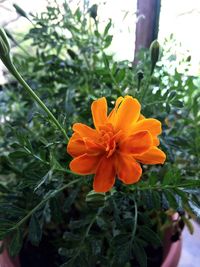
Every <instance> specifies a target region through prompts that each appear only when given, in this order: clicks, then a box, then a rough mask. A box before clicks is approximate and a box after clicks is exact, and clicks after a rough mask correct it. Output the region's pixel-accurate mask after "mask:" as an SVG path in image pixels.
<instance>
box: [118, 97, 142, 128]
mask: <svg viewBox="0 0 200 267" xmlns="http://www.w3.org/2000/svg"><path fill="white" fill-rule="evenodd" d="M140 109H141V106H140V103H139V102H138V101H137V100H136V99H135V98H132V97H131V96H127V97H125V99H124V101H122V103H121V105H120V106H119V108H118V110H117V118H116V124H115V129H116V130H125V131H126V130H128V129H129V128H130V125H131V124H132V123H134V122H136V121H137V120H138V118H139V116H140Z"/></svg>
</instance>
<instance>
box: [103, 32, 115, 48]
mask: <svg viewBox="0 0 200 267" xmlns="http://www.w3.org/2000/svg"><path fill="white" fill-rule="evenodd" d="M112 39H113V36H112V35H108V36H107V37H106V39H105V44H104V49H105V48H107V47H109V46H110V44H111V42H112Z"/></svg>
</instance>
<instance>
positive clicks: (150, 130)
mask: <svg viewBox="0 0 200 267" xmlns="http://www.w3.org/2000/svg"><path fill="white" fill-rule="evenodd" d="M140 109H141V106H140V103H139V102H138V101H137V99H135V98H133V97H131V96H125V97H124V98H123V97H119V98H118V99H117V101H116V103H115V107H114V108H113V110H112V111H111V112H110V114H109V115H107V101H106V98H105V97H102V98H100V99H97V100H95V101H94V102H93V103H92V106H91V110H92V117H93V122H94V126H95V129H92V128H90V127H88V126H87V125H85V124H82V123H75V124H74V125H73V131H74V133H73V135H72V137H71V138H70V140H69V143H68V146H67V152H68V153H69V154H70V155H71V156H72V157H73V158H74V159H73V160H72V161H71V163H70V169H71V170H72V171H73V172H75V173H77V174H81V175H88V174H95V177H94V183H93V187H94V190H95V191H96V192H107V191H108V190H110V189H111V187H112V186H113V185H114V182H115V177H116V176H117V177H118V179H120V180H121V181H122V182H123V183H125V184H133V183H136V182H138V180H139V179H140V177H141V175H142V168H141V166H140V163H143V164H163V163H164V161H165V159H166V155H165V153H164V152H162V151H161V150H160V149H158V148H157V146H158V145H159V139H158V135H159V134H161V132H162V129H161V123H160V122H159V121H158V120H156V119H146V118H144V116H142V115H141V114H140Z"/></svg>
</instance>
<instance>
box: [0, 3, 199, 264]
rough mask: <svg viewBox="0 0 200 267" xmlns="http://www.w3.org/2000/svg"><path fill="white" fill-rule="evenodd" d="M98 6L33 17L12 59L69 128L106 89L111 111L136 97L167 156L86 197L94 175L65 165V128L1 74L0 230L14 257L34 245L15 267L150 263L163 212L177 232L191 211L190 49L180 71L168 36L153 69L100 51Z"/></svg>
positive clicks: (193, 124)
mask: <svg viewBox="0 0 200 267" xmlns="http://www.w3.org/2000/svg"><path fill="white" fill-rule="evenodd" d="M96 8H97V6H92V7H91V8H90V9H89V10H86V11H85V12H81V11H80V10H79V9H77V10H76V12H75V13H73V12H72V11H71V10H70V8H69V6H68V5H67V3H66V2H65V3H64V4H63V8H61V7H59V6H55V7H53V6H49V7H47V11H45V12H43V13H42V14H39V15H37V16H34V17H31V20H32V21H33V27H32V28H31V30H30V31H29V32H28V33H27V34H25V36H24V40H25V41H27V40H28V42H29V43H30V44H31V46H32V52H31V55H29V52H28V51H29V50H27V53H24V52H22V51H21V50H20V49H19V50H18V51H17V52H16V53H15V55H14V62H15V64H16V66H17V68H18V70H19V71H20V73H21V74H22V76H23V77H24V78H25V80H26V81H27V82H28V83H29V84H30V86H31V87H32V88H33V89H34V91H35V92H36V93H37V94H38V95H39V96H40V98H41V99H42V100H43V101H44V102H45V104H46V105H47V106H48V107H49V108H50V109H51V110H52V112H53V113H54V114H55V116H56V117H57V118H58V119H59V121H60V123H61V124H62V126H63V127H64V128H65V129H66V131H67V133H68V135H71V133H72V132H71V125H72V124H73V123H74V122H78V121H80V122H82V123H86V124H88V125H92V121H91V114H90V105H91V103H92V101H93V100H94V99H96V98H99V97H101V96H106V98H107V100H108V103H109V105H110V108H112V105H113V103H114V101H115V99H116V98H117V97H118V96H120V95H125V94H130V95H132V96H134V97H136V98H137V99H138V100H139V101H140V102H141V104H142V113H143V114H144V115H145V116H146V117H154V118H157V119H159V120H160V121H161V122H162V125H163V134H162V136H161V147H162V149H163V150H164V151H165V152H166V154H167V162H166V163H165V165H164V166H151V167H149V166H143V169H144V174H143V178H142V180H141V181H140V182H139V183H138V184H136V185H133V186H130V187H126V186H124V185H122V184H121V183H120V182H119V181H117V183H116V186H115V188H114V189H113V190H112V191H111V192H109V193H106V194H105V195H104V194H95V193H94V192H93V191H91V190H92V177H90V176H88V177H80V178H78V177H75V176H74V175H73V174H71V173H70V171H69V170H68V163H69V161H70V160H71V158H70V156H69V155H67V153H66V141H65V140H64V138H63V136H62V135H61V134H60V133H59V132H58V131H57V129H56V128H55V127H54V125H52V123H51V122H50V121H49V119H48V117H47V116H46V115H45V114H44V113H43V112H41V110H40V109H39V108H38V107H37V105H36V104H35V103H34V102H33V101H32V99H31V98H30V97H29V96H28V95H27V94H26V93H25V91H24V90H23V88H22V87H21V86H20V85H19V84H18V83H16V81H15V80H13V79H12V77H10V80H9V83H7V84H6V85H4V86H2V87H1V91H0V102H1V107H0V120H1V125H0V144H1V146H0V173H1V174H0V239H5V238H6V240H7V243H6V244H4V245H5V246H7V247H8V248H9V252H10V254H11V255H16V254H18V253H19V252H20V251H21V255H25V253H26V252H27V251H31V253H30V255H29V257H27V258H26V257H22V264H24V266H27V264H28V266H36V265H37V266H44V264H45V266H52V265H51V264H52V262H53V264H54V266H59V265H62V266H77V267H78V266H131V264H132V265H134V266H147V264H148V266H151V264H152V266H155V265H154V260H155V259H156V258H157V255H158V254H159V253H158V252H159V249H160V245H161V243H162V242H161V240H162V234H163V230H164V229H165V228H166V227H167V226H168V225H169V224H170V219H169V215H171V214H172V213H174V211H178V213H179V215H180V217H179V219H178V220H177V221H176V223H175V226H174V229H175V230H174V236H173V239H174V240H175V239H177V238H178V237H179V233H180V229H181V228H182V227H183V224H184V223H185V224H186V225H187V226H188V228H189V229H190V231H191V232H192V231H193V229H192V225H191V222H190V220H189V216H194V214H196V215H197V216H199V214H200V211H199V209H200V202H199V186H200V182H199V179H198V178H199V173H200V165H199V153H200V145H199V144H200V140H199V139H200V127H199V124H200V114H199V101H200V91H199V79H198V78H196V77H191V76H188V74H187V68H188V65H189V64H190V58H185V59H183V60H182V61H181V62H180V65H181V66H182V69H184V71H183V72H182V73H180V72H179V71H178V66H176V65H175V64H174V58H173V56H172V55H171V50H170V45H169V44H170V42H167V43H166V46H165V47H164V49H163V51H162V53H161V55H160V61H159V62H158V63H157V66H156V69H155V70H154V73H153V75H151V58H150V53H149V51H141V53H140V55H138V64H137V66H135V65H133V64H132V62H129V61H120V62H116V61H115V60H114V58H113V55H111V54H108V52H107V48H108V47H109V46H110V44H111V42H112V35H110V33H109V31H110V28H111V27H112V22H111V21H109V22H108V24H107V25H106V27H105V29H104V30H103V31H100V30H99V25H98V20H97V17H96ZM171 41H173V40H171ZM11 42H13V40H11ZM75 179H79V182H76V181H75ZM73 182H74V184H73ZM68 183H72V184H71V186H68ZM185 211H187V214H186V213H185ZM152 247H154V250H153V251H152ZM47 248H48V249H47ZM47 252H48V253H47ZM153 253H155V255H154V256H152V255H153ZM33 255H34V256H33ZM35 255H37V257H38V258H37V260H36V258H35V257H36V256H35ZM33 258H34V259H35V260H33ZM23 259H24V261H25V262H24V263H23ZM34 264H36V265H34ZM22 266H23V265H22Z"/></svg>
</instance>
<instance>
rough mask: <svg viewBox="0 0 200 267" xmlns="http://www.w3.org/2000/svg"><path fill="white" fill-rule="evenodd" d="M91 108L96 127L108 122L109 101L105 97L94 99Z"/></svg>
mask: <svg viewBox="0 0 200 267" xmlns="http://www.w3.org/2000/svg"><path fill="white" fill-rule="evenodd" d="M91 110H92V117H93V122H94V126H95V128H96V129H98V127H99V126H100V125H102V124H105V123H107V121H108V119H107V101H106V98H105V97H102V98H99V99H97V100H95V101H93V103H92V106H91Z"/></svg>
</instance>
